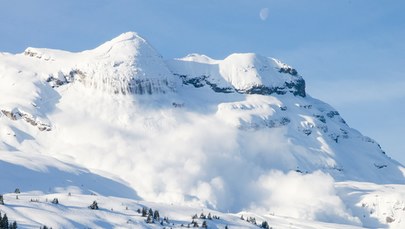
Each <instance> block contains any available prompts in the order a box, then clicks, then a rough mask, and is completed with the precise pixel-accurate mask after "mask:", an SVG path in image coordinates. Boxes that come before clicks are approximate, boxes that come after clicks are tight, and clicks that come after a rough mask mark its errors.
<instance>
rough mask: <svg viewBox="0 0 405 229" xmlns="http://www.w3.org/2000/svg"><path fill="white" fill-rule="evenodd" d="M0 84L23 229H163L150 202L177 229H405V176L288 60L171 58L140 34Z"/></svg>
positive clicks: (23, 63) (4, 162) (13, 62)
mask: <svg viewBox="0 0 405 229" xmlns="http://www.w3.org/2000/svg"><path fill="white" fill-rule="evenodd" d="M0 82H1V83H0V154H1V159H0V164H1V167H0V171H1V173H0V176H1V180H2V185H1V186H0V193H4V199H5V203H6V204H5V205H3V206H0V209H1V211H2V212H6V213H7V215H9V216H10V218H13V219H15V220H17V222H18V223H19V224H20V225H22V226H23V227H27V228H33V227H38V226H41V225H48V226H52V227H55V228H59V227H68V228H70V227H92V228H93V227H94V228H97V227H101V228H104V227H107V228H111V227H124V228H126V227H130V228H131V227H134V228H137V227H145V228H146V227H157V228H159V227H161V225H160V224H159V223H157V224H153V226H152V224H146V222H145V218H142V217H141V216H140V215H139V214H138V213H137V212H136V210H137V209H138V208H142V206H152V207H153V208H154V209H155V208H160V209H162V211H163V212H164V213H165V215H166V216H168V217H169V218H170V219H172V221H170V222H171V223H173V224H174V225H171V226H172V227H180V226H181V224H183V225H187V224H188V223H190V222H191V216H192V215H194V214H196V213H198V214H200V213H201V211H203V212H205V213H206V212H209V211H211V212H213V213H214V212H215V214H217V215H220V216H221V220H217V221H212V222H211V221H210V222H209V223H208V225H209V226H210V227H214V228H215V227H217V228H223V227H225V226H227V225H228V226H230V227H231V228H235V227H240V228H245V227H248V226H250V227H254V226H252V223H251V222H250V223H247V222H246V220H245V221H242V220H241V219H240V218H241V215H242V214H244V215H245V217H248V216H249V217H252V218H253V217H254V218H255V219H257V221H258V222H259V221H260V223H261V222H262V221H263V222H264V221H268V222H269V223H270V226H273V227H274V228H286V227H290V226H291V225H294V226H293V227H295V228H343V227H345V226H344V225H347V227H348V228H353V227H355V226H366V227H382V226H384V227H385V226H390V227H397V228H400V227H404V224H403V222H402V219H403V218H404V211H403V210H402V209H403V208H404V207H403V203H404V201H405V200H404V198H403V197H404V193H405V189H404V187H403V183H404V181H405V179H404V178H405V177H404V171H405V169H404V167H403V166H402V165H401V164H399V163H398V162H397V161H395V160H393V159H391V158H389V157H388V156H387V155H386V153H385V152H384V151H383V150H382V149H381V147H380V145H378V143H376V142H375V141H374V140H373V139H371V138H369V137H366V136H363V135H362V134H361V133H360V132H358V131H357V130H355V129H353V128H351V127H350V126H349V125H348V124H347V123H346V122H345V121H344V119H343V118H342V117H341V116H340V114H339V112H338V111H336V110H335V109H334V108H333V107H331V106H330V105H328V104H326V103H324V102H322V101H319V100H317V99H315V98H312V97H311V96H310V95H309V94H308V93H307V92H306V91H305V81H304V79H303V78H302V76H301V75H300V74H299V72H298V71H297V70H296V69H294V68H293V67H291V66H288V65H287V64H284V63H282V62H281V61H280V60H277V59H275V58H268V57H264V56H261V55H258V54H253V53H238V54H231V55H230V56H228V57H226V58H225V59H224V60H214V59H212V58H210V57H208V56H205V55H199V54H191V55H188V56H186V57H184V58H178V59H173V60H164V59H163V58H162V57H161V56H160V55H159V54H158V52H157V51H156V50H155V49H154V48H153V47H152V46H151V45H149V44H148V42H147V41H146V40H145V39H143V38H142V37H140V36H139V35H137V34H136V33H132V32H129V33H125V34H122V35H120V36H118V37H117V38H114V39H113V40H111V41H108V42H106V43H104V44H102V45H101V46H99V47H97V48H95V49H92V50H87V51H83V52H79V53H72V52H67V51H60V50H50V49H43V48H28V49H26V51H25V52H24V53H21V54H9V53H1V54H0ZM16 188H19V189H21V190H22V191H23V192H22V193H21V194H19V195H18V196H19V198H18V199H17V197H16V196H17V194H16V193H13V191H14V189H16ZM68 193H70V194H68ZM373 195H378V198H376V199H373V197H372V196H373ZM55 197H58V198H59V199H60V200H61V201H60V204H59V205H54V204H52V203H50V200H51V199H53V198H55ZM31 199H33V200H37V199H38V200H39V201H30V200H31ZM377 199H378V200H377ZM94 200H97V201H98V202H100V203H101V205H102V206H103V207H102V209H101V210H98V211H97V210H91V209H88V208H87V206H88V205H90V204H91V202H92V201H94ZM377 201H378V202H377ZM124 206H126V207H128V209H126V208H125V207H124ZM75 209H78V210H77V211H75ZM221 211H222V212H232V214H231V213H228V214H226V213H221ZM54 215H61V216H60V217H57V218H53V219H50V218H52V216H54ZM247 219H248V218H247ZM189 221H190V222H189ZM199 223H200V224H202V221H201V220H200V221H199ZM164 225H165V226H170V224H169V223H167V222H166V224H164ZM200 226H201V225H200Z"/></svg>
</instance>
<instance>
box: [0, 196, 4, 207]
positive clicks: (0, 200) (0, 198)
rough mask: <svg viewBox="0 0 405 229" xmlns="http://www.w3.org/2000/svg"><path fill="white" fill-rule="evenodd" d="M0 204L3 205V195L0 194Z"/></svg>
mask: <svg viewBox="0 0 405 229" xmlns="http://www.w3.org/2000/svg"><path fill="white" fill-rule="evenodd" d="M0 205H4V198H3V195H0Z"/></svg>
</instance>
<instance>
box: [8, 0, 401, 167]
mask: <svg viewBox="0 0 405 229" xmlns="http://www.w3.org/2000/svg"><path fill="white" fill-rule="evenodd" d="M404 10H405V1H403V0H390V1H380V0H374V1H370V0H339V1H335V0H255V1H252V0H194V1H190V0H170V1H168V0H142V1H141V0H114V1H108V0H86V1H82V0H69V1H61V0H36V1H31V0H14V1H5V0H0V52H11V53H19V52H22V51H23V50H24V49H26V48H27V47H46V48H55V49H64V50H69V51H81V50H86V49H91V48H94V47H96V46H98V45H100V44H101V43H103V42H105V41H107V40H110V39H112V38H113V37H115V36H117V35H119V34H121V33H123V32H126V31H135V32H138V33H139V34H140V35H141V36H143V37H145V38H146V39H147V40H148V41H149V43H151V44H152V45H153V46H154V47H155V48H156V49H157V50H158V51H159V52H160V53H161V54H162V55H163V57H164V58H173V57H182V56H185V55H187V54H189V53H202V54H206V55H208V56H211V57H213V58H220V59H222V58H224V57H226V56H227V55H229V54H231V53H235V52H255V53H259V54H261V55H264V56H271V57H276V58H278V59H281V60H282V61H284V62H286V63H288V64H289V65H292V66H293V67H295V68H297V70H298V71H299V73H300V74H301V75H303V77H304V79H305V80H306V82H307V92H308V93H309V94H310V95H311V96H313V97H316V98H318V99H321V100H324V101H325V102H327V103H329V104H331V105H332V106H334V107H335V108H336V109H337V110H338V111H339V112H340V113H341V114H342V116H343V117H344V118H345V119H346V121H347V122H348V124H349V125H350V126H351V127H353V128H355V129H358V130H359V131H360V132H362V133H363V134H365V135H367V136H370V137H371V138H374V139H375V140H377V141H378V142H379V143H380V144H381V146H382V147H383V149H385V150H386V151H387V153H388V155H390V156H392V157H393V158H395V159H397V160H399V161H401V162H402V163H405V120H404V117H405V14H404V13H403V12H404Z"/></svg>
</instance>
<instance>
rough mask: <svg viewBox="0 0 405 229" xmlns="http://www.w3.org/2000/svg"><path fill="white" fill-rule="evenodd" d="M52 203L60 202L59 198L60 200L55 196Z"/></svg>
mask: <svg viewBox="0 0 405 229" xmlns="http://www.w3.org/2000/svg"><path fill="white" fill-rule="evenodd" d="M51 203H53V204H59V200H58V198H53V200H52V202H51Z"/></svg>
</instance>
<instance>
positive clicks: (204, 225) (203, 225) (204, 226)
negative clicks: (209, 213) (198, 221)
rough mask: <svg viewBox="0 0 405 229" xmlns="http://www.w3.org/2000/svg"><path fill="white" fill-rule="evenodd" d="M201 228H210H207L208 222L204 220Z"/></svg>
mask: <svg viewBox="0 0 405 229" xmlns="http://www.w3.org/2000/svg"><path fill="white" fill-rule="evenodd" d="M201 227H202V228H207V227H208V226H207V221H205V220H204V222H203V223H202V225H201Z"/></svg>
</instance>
